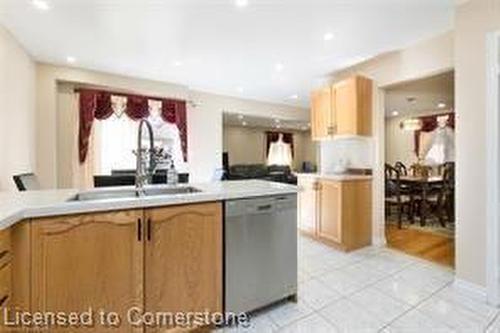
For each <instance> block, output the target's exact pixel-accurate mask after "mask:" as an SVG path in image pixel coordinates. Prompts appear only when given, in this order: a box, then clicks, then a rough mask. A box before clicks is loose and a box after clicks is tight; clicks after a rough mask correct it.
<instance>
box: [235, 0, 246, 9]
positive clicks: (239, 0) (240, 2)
mask: <svg viewBox="0 0 500 333" xmlns="http://www.w3.org/2000/svg"><path fill="white" fill-rule="evenodd" d="M234 4H235V5H236V7H240V8H243V7H246V6H248V0H235V2H234Z"/></svg>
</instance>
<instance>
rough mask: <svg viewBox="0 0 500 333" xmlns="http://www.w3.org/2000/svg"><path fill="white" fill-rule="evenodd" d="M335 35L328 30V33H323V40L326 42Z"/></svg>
mask: <svg viewBox="0 0 500 333" xmlns="http://www.w3.org/2000/svg"><path fill="white" fill-rule="evenodd" d="M333 37H335V35H334V34H333V33H331V32H327V33H326V34H324V35H323V40H324V41H325V42H328V41H330V40H332V39H333Z"/></svg>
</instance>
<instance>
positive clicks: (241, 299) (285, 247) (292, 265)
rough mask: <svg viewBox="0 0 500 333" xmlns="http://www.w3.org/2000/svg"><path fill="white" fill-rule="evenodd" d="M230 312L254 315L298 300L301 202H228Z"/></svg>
mask: <svg viewBox="0 0 500 333" xmlns="http://www.w3.org/2000/svg"><path fill="white" fill-rule="evenodd" d="M224 239H225V311H227V312H234V313H240V312H250V311H253V310H256V309H259V308H261V307H264V306H266V305H269V304H271V303H274V302H276V301H279V300H282V299H285V298H289V297H296V294H297V196H296V195H295V194H287V195H279V196H269V197H259V198H254V199H242V200H233V201H226V203H225V234H224Z"/></svg>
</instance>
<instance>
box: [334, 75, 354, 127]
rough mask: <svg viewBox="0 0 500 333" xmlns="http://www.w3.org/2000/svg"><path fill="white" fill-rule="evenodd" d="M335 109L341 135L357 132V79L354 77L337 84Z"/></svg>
mask: <svg viewBox="0 0 500 333" xmlns="http://www.w3.org/2000/svg"><path fill="white" fill-rule="evenodd" d="M334 90H335V109H336V110H337V128H336V133H335V134H339V135H345V134H357V100H356V81H355V79H354V78H351V79H348V80H345V81H342V82H340V83H338V84H336V85H335V88H334Z"/></svg>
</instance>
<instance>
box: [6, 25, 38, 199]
mask: <svg viewBox="0 0 500 333" xmlns="http://www.w3.org/2000/svg"><path fill="white" fill-rule="evenodd" d="M0 105H1V107H0V118H1V119H2V120H0V191H3V190H9V191H13V190H15V185H14V183H13V181H12V175H14V174H18V173H24V172H32V171H34V164H35V149H34V143H35V64H34V62H33V60H32V59H31V57H30V55H29V54H28V53H27V52H26V51H25V50H24V49H23V48H22V47H21V46H20V45H19V44H18V43H17V41H16V40H15V39H14V38H13V37H12V36H11V35H10V33H9V32H7V30H5V29H4V28H3V27H2V26H0Z"/></svg>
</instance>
